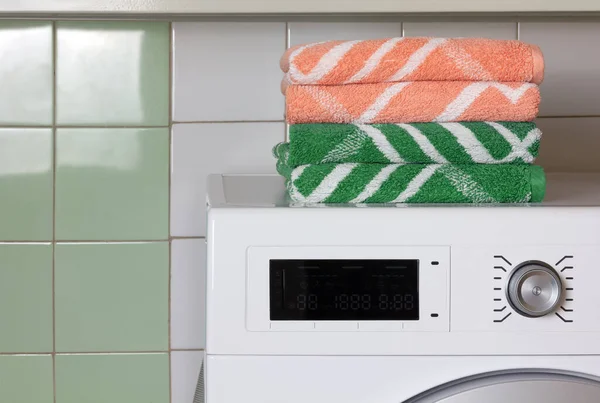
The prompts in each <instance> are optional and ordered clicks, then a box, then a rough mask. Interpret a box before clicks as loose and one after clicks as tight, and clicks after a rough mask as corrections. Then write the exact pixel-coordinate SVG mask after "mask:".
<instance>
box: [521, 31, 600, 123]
mask: <svg viewBox="0 0 600 403" xmlns="http://www.w3.org/2000/svg"><path fill="white" fill-rule="evenodd" d="M520 38H521V39H522V40H524V41H527V42H531V43H535V44H537V45H539V46H540V48H541V49H542V52H543V53H544V61H545V67H546V68H545V77H544V83H543V84H542V87H541V94H542V105H541V108H540V116H581V115H599V116H600V51H599V47H600V44H599V41H600V21H599V22H523V23H521V36H520Z"/></svg>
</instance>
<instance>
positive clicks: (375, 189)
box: [278, 161, 546, 204]
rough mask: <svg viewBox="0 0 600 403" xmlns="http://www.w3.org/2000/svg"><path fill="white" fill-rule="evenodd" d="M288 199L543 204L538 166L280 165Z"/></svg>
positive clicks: (301, 200) (308, 201)
mask: <svg viewBox="0 0 600 403" xmlns="http://www.w3.org/2000/svg"><path fill="white" fill-rule="evenodd" d="M278 170H279V172H280V173H281V174H282V175H283V176H284V177H285V178H286V184H287V189H288V193H289V196H290V199H291V200H292V201H293V202H298V203H303V204H313V203H478V204H479V203H527V202H539V201H542V199H543V197H544V193H545V185H546V183H545V176H544V171H543V169H542V168H541V167H538V166H535V165H451V164H436V165H422V164H407V165H400V164H388V165H385V164H355V163H346V164H323V165H302V166H299V167H297V168H290V167H288V166H286V165H285V164H283V163H282V162H281V161H280V163H279V164H278Z"/></svg>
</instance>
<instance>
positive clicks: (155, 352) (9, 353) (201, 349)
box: [0, 348, 204, 356]
mask: <svg viewBox="0 0 600 403" xmlns="http://www.w3.org/2000/svg"><path fill="white" fill-rule="evenodd" d="M173 351H175V352H186V351H189V352H198V351H204V349H203V348H172V349H169V350H145V351H135V350H125V351H57V352H54V351H32V352H23V351H18V352H0V356H11V355H52V356H56V355H67V354H68V355H87V354H96V355H98V354H106V355H109V354H132V355H133V354H169V353H171V352H173Z"/></svg>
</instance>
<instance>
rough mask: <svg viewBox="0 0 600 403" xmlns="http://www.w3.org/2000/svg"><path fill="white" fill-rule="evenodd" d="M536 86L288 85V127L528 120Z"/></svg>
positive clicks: (436, 83) (537, 99)
mask: <svg viewBox="0 0 600 403" xmlns="http://www.w3.org/2000/svg"><path fill="white" fill-rule="evenodd" d="M539 103H540V93H539V88H538V86H537V85H535V84H531V83H500V82H465V81H416V82H401V83H380V84H350V85H336V86H318V85H292V86H290V87H288V89H287V92H286V104H287V105H286V111H287V112H286V113H287V115H286V117H287V120H288V122H289V123H291V124H295V123H411V122H456V121H521V122H523V121H531V120H533V119H534V118H535V117H536V116H537V113H538V106H539Z"/></svg>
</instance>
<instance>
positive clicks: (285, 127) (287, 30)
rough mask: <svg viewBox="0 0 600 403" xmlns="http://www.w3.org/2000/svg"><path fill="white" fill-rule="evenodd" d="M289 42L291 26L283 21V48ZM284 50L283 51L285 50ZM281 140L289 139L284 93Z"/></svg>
mask: <svg viewBox="0 0 600 403" xmlns="http://www.w3.org/2000/svg"><path fill="white" fill-rule="evenodd" d="M290 44H291V28H290V23H289V22H287V21H286V23H285V50H287V49H289V48H290ZM285 50H284V51H285ZM282 102H283V118H284V119H283V121H284V124H283V141H284V142H286V141H289V139H288V135H289V124H288V122H287V118H286V98H285V94H284V95H283V101H282Z"/></svg>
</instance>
